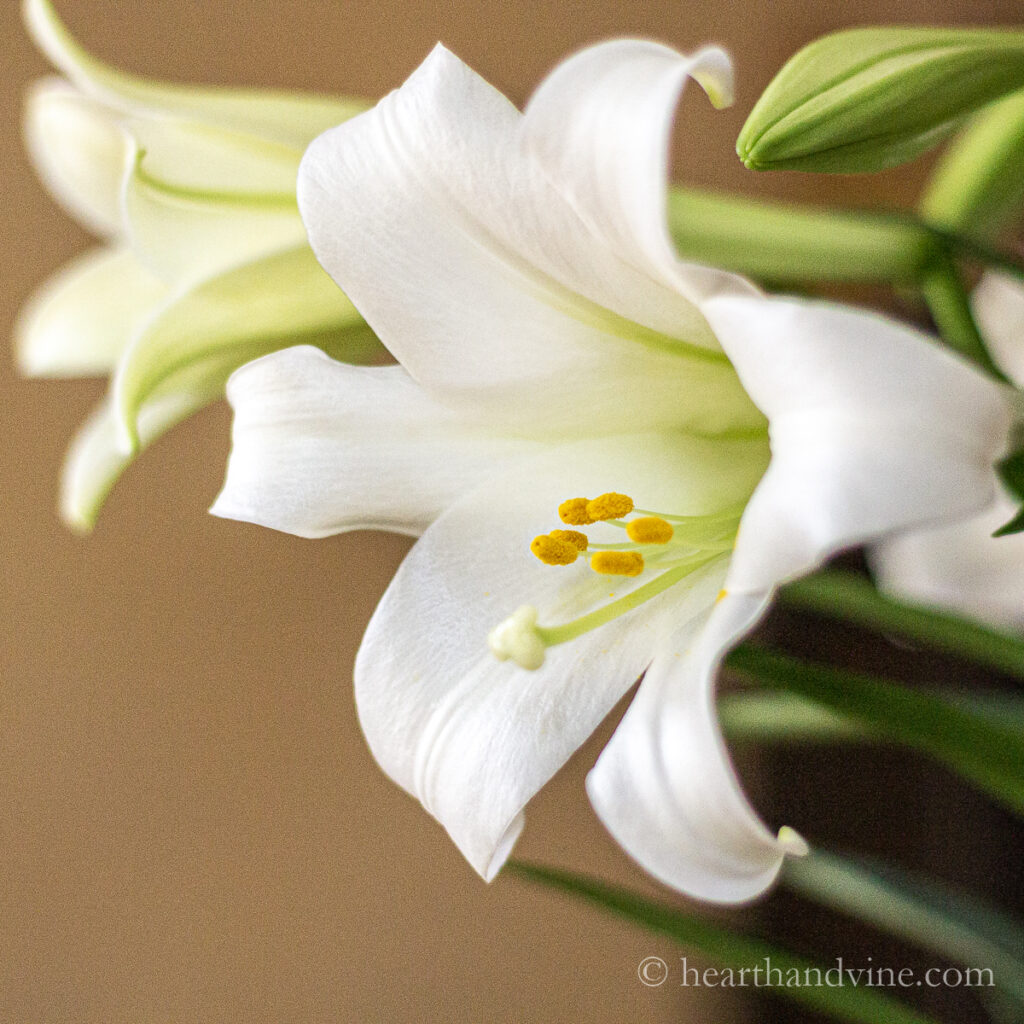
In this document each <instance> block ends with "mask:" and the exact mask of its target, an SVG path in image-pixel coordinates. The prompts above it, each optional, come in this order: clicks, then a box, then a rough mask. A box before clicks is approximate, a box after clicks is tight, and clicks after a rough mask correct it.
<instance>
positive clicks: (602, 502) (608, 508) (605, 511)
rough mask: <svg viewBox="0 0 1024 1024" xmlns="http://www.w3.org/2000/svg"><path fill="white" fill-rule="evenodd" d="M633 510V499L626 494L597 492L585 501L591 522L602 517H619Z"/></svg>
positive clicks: (595, 521) (597, 520) (598, 520)
mask: <svg viewBox="0 0 1024 1024" xmlns="http://www.w3.org/2000/svg"><path fill="white" fill-rule="evenodd" d="M632 511H633V499H632V498H631V497H629V495H627V494H616V493H615V492H614V491H609V492H608V493H607V494H599V495H598V496H597V497H596V498H592V499H591V500H590V501H588V502H587V515H588V516H590V521H591V522H592V523H597V522H600V521H601V520H602V519H621V518H622V517H623V516H628V515H629V513H630V512H632Z"/></svg>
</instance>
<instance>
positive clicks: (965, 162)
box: [920, 92, 1024, 242]
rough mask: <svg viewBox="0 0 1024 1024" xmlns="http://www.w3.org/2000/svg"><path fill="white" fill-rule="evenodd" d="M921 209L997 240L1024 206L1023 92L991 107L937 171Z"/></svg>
mask: <svg viewBox="0 0 1024 1024" xmlns="http://www.w3.org/2000/svg"><path fill="white" fill-rule="evenodd" d="M920 209H921V214H922V215H923V216H924V218H925V219H926V220H928V221H930V222H931V223H932V224H934V225H935V226H936V227H940V228H943V229H945V230H946V231H953V232H957V233H959V234H963V235H968V236H969V237H971V238H973V239H975V240H976V241H979V242H992V241H997V240H998V239H999V236H1000V235H1001V234H1003V233H1004V232H1005V231H1007V230H1008V229H1009V228H1011V227H1013V225H1014V224H1015V223H1016V221H1017V220H1018V219H1019V218H1020V214H1021V211H1022V209H1024V92H1016V93H1012V94H1011V95H1009V96H1007V97H1005V98H1004V99H1001V100H998V101H996V102H995V103H993V104H991V105H990V106H988V107H986V108H985V109H984V110H983V111H981V113H980V114H978V115H977V117H975V118H974V120H973V121H972V122H971V123H970V124H969V125H968V126H967V127H966V128H965V129H964V130H963V132H961V133H960V135H959V136H958V137H957V138H956V139H955V140H954V141H953V143H952V144H951V145H950V146H949V148H948V149H947V150H946V152H945V153H944V154H943V156H942V159H941V161H940V162H939V164H938V166H937V167H936V168H935V171H934V172H933V173H932V177H931V180H930V181H929V183H928V186H927V188H926V189H925V193H924V196H923V197H922V199H921V205H920Z"/></svg>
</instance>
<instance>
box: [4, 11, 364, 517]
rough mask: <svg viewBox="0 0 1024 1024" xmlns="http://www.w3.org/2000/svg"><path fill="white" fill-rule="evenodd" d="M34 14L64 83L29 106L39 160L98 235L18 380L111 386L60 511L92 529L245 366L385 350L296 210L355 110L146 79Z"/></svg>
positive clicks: (43, 86) (73, 268) (39, 322)
mask: <svg viewBox="0 0 1024 1024" xmlns="http://www.w3.org/2000/svg"><path fill="white" fill-rule="evenodd" d="M24 17H25V23H26V26H27V27H28V29H29V31H30V32H31V34H32V36H33V38H34V39H35V41H36V43H37V44H38V46H39V48H40V49H41V50H43V52H44V53H46V55H47V56H48V57H49V58H50V59H51V60H52V61H53V63H54V64H55V65H56V66H57V67H58V68H59V69H60V71H61V72H63V74H64V75H65V76H66V78H60V79H57V78H54V79H46V80H43V81H41V82H38V83H36V84H35V86H34V87H33V88H32V89H31V91H30V93H29V95H28V97H27V102H26V109H25V138H26V143H27V145H28V149H29V153H30V155H31V157H32V160H33V163H34V164H35V167H36V169H37V171H38V172H39V175H40V177H41V178H42V180H43V182H44V184H46V186H47V187H48V189H49V190H50V192H51V193H52V194H53V195H54V197H55V198H56V199H57V200H58V201H59V202H60V203H61V204H62V205H63V206H64V207H65V209H66V210H67V211H68V212H69V213H70V214H71V215H72V216H73V217H75V218H76V219H77V220H79V221H80V222H81V223H82V224H83V225H84V226H85V227H86V228H88V229H89V230H90V231H92V232H94V233H95V234H97V235H99V236H100V237H101V238H102V239H103V241H102V244H101V245H100V246H99V247H98V248H96V249H94V250H92V251H91V252H89V253H87V254H86V255H85V256H83V257H80V258H79V259H77V260H75V261H73V262H72V263H71V264H69V265H68V266H67V267H66V268H64V269H63V270H62V271H60V272H59V273H58V274H57V275H56V276H54V277H53V278H52V279H51V280H50V281H48V282H46V283H45V284H44V285H43V286H42V287H41V288H40V289H39V291H38V292H37V293H36V294H35V295H34V296H33V297H32V298H31V299H30V300H29V302H28V304H27V305H26V307H25V309H24V311H23V313H22V315H21V317H20V319H19V323H18V326H17V329H16V334H17V355H18V362H19V365H20V367H21V369H22V370H23V372H25V373H27V374H29V375H32V376H41V377H77V376H91V375H98V376H106V375H110V376H111V378H112V394H111V397H110V398H109V399H108V400H107V401H105V402H104V403H103V404H102V405H101V407H100V408H99V409H98V410H97V411H96V413H95V414H94V415H93V416H92V417H91V418H90V419H89V421H88V422H87V423H86V425H85V426H84V427H83V429H82V430H81V431H80V433H79V435H78V437H77V439H76V440H75V442H74V443H73V444H72V446H71V450H70V452H69V455H68V459H67V462H66V465H65V471H64V480H63V488H62V489H63V495H62V512H63V514H64V517H65V518H66V519H67V521H68V522H69V524H71V525H73V526H76V527H79V528H83V529H87V528H89V527H90V526H91V525H92V524H93V522H94V521H95V518H96V516H97V514H98V512H99V509H100V507H101V506H102V503H103V500H104V498H105V496H106V493H107V491H108V490H109V488H110V487H111V486H112V485H113V483H114V481H115V480H116V479H117V477H118V476H119V475H120V473H121V471H122V470H123V469H124V468H125V466H126V465H127V464H128V463H129V462H130V460H131V458H132V455H133V454H134V452H135V450H137V448H138V447H139V446H140V445H142V444H147V443H149V442H150V441H151V440H153V439H154V438H155V437H156V436H158V435H159V434H161V433H162V432H163V431H165V430H167V429H169V428H170V427H171V426H172V425H173V424H175V423H177V422H178V421H179V420H181V419H183V418H184V417H186V416H188V415H189V414H190V413H192V412H195V411H196V410H197V409H199V408H201V407H202V406H204V405H206V404H208V403H209V402H211V401H213V400H214V399H215V398H217V397H219V396H220V395H221V394H223V388H224V383H225V382H226V380H227V377H228V376H229V374H230V373H231V371H232V370H233V369H235V368H236V367H237V366H240V365H241V364H242V363H244V362H246V361H248V360H250V359H252V358H254V357H255V356H257V355H261V354H263V353H265V352H268V351H272V350H273V349H274V348H280V347H282V345H285V344H296V343H297V342H298V341H301V340H303V339H310V340H312V339H316V340H317V342H318V343H320V344H322V345H323V346H324V347H326V348H329V349H330V350H331V351H332V352H334V353H335V354H338V355H339V356H341V357H347V358H354V359H357V360H358V359H359V358H361V357H362V356H365V355H366V354H367V353H368V352H370V351H374V350H375V349H376V343H375V342H374V341H373V339H372V337H370V336H369V332H368V330H367V329H366V328H365V325H364V324H363V321H362V318H361V317H359V315H358V314H357V313H356V311H355V310H354V309H353V307H352V305H351V304H350V303H349V302H348V301H347V300H346V299H345V297H344V295H342V294H341V293H340V292H339V291H338V289H337V288H336V287H335V286H334V285H333V283H332V282H331V281H330V279H329V278H328V277H327V275H326V274H324V272H323V270H322V269H321V268H320V267H319V265H318V264H317V263H316V260H315V259H314V257H313V255H312V253H311V252H310V250H309V246H308V244H307V242H306V234H305V229H304V227H303V225H302V220H301V217H300V216H299V210H298V206H297V203H296V198H295V178H296V174H297V172H298V167H299V161H300V159H301V157H302V153H303V150H304V149H305V146H306V144H307V143H308V142H309V141H310V140H311V139H312V138H314V137H315V136H316V135H318V134H319V133H320V132H321V131H323V130H324V129H325V128H327V127H329V126H331V125H334V124H337V123H338V122H339V121H342V120H344V119H345V118H346V117H349V116H351V115H352V114H354V113H356V112H357V111H358V110H360V109H362V108H363V104H359V103H355V102H351V101H344V100H336V99H326V98H321V97H316V96H302V95H293V94H285V93H275V92H270V91H268V90H262V91H250V92H246V91H243V90H236V89H203V88H199V87H195V86H182V85H171V84H167V83H161V82H153V81H148V80H145V79H140V78H136V77H133V76H130V75H125V74H122V73H120V72H118V71H116V70H115V69H113V68H110V67H107V66H106V65H104V64H102V63H101V62H99V61H97V60H96V59H95V58H93V57H91V56H90V55H89V54H87V53H85V52H84V51H83V50H82V49H81V48H80V47H79V46H78V45H77V44H76V43H75V41H74V39H73V38H72V37H71V36H70V34H69V33H68V31H67V29H66V28H65V27H64V26H63V25H62V24H61V23H60V21H59V20H58V19H57V17H56V14H55V13H54V11H53V8H52V7H51V5H50V4H49V2H48V0H26V2H25V4H24Z"/></svg>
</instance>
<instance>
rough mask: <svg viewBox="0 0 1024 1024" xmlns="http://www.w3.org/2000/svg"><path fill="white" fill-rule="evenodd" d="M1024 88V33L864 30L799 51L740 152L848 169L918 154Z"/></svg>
mask: <svg viewBox="0 0 1024 1024" xmlns="http://www.w3.org/2000/svg"><path fill="white" fill-rule="evenodd" d="M1022 86H1024V33H1022V32H1020V31H1010V30H1001V29H971V30H964V29H959V28H957V29H949V28H905V27H894V28H862V29H851V30H849V31H845V32H837V33H834V34H833V35H828V36H824V37H823V38H821V39H818V40H816V41H815V42H813V43H811V44H810V45H809V46H805V47H804V48H803V49H802V50H800V51H799V52H798V53H797V54H796V55H795V56H794V57H792V58H791V59H790V60H789V62H788V63H787V64H786V65H785V66H784V67H783V68H782V70H781V71H780V72H779V73H778V74H777V75H776V76H775V79H774V80H773V81H772V83H771V84H770V85H769V86H768V88H767V89H766V90H765V91H764V93H763V95H762V96H761V98H760V100H758V102H757V104H756V105H755V106H754V109H753V110H752V111H751V113H750V117H749V118H748V119H747V123H746V124H745V125H744V126H743V130H742V131H741V132H740V136H739V140H738V141H737V144H736V150H737V152H738V153H739V156H740V159H741V160H742V161H743V162H744V163H745V164H746V165H747V167H749V168H751V169H752V170H780V169H791V170H804V171H825V172H833V173H849V172H859V171H878V170H881V169H883V168H886V167H895V166H896V165H898V164H902V163H906V162H907V161H908V160H913V159H914V158H915V157H917V156H919V155H920V154H921V153H923V152H925V150H927V149H929V148H931V147H932V146H933V145H935V144H936V143H938V142H939V141H941V140H942V139H943V138H945V137H946V136H947V135H948V134H949V133H950V132H951V131H953V130H954V129H955V128H956V127H957V125H958V124H959V123H960V122H961V121H962V120H963V118H965V117H966V116H967V115H969V114H971V113H973V112H974V111H975V110H977V109H979V108H980V107H982V106H984V105H985V104H987V103H989V102H991V101H992V100H994V99H997V98H998V97H1000V96H1003V95H1005V94H1006V93H1009V92H1013V91H1014V90H1016V89H1019V88H1021V87H1022Z"/></svg>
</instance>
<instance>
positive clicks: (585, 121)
mask: <svg viewBox="0 0 1024 1024" xmlns="http://www.w3.org/2000/svg"><path fill="white" fill-rule="evenodd" d="M732 77H733V76H732V63H731V61H730V60H729V57H728V55H727V54H726V53H725V51H724V50H721V49H719V48H718V47H717V46H710V47H705V48H704V49H702V50H699V51H698V52H697V53H695V54H693V55H692V56H689V57H686V56H683V55H682V54H679V53H677V52H676V51H675V50H672V49H670V48H669V47H667V46H662V45H660V44H658V43H652V42H647V41H644V40H638V39H616V40H612V41H610V42H607V43H602V44H600V45H598V46H592V47H589V48H588V49H586V50H583V51H582V52H581V53H579V54H577V55H576V56H575V57H570V58H569V60H567V61H564V62H563V63H562V64H560V65H559V66H558V67H557V68H556V69H555V71H554V72H552V74H551V75H549V76H548V78H546V79H545V81H544V82H543V83H542V84H541V86H540V88H539V89H538V90H537V92H536V93H535V94H534V96H533V98H532V99H531V100H530V103H529V105H528V106H527V108H526V114H525V117H524V119H523V130H524V135H525V139H526V142H527V145H528V146H529V148H530V150H531V152H533V153H535V154H536V155H537V157H538V159H539V160H540V161H541V163H542V164H543V165H544V167H545V168H546V170H547V171H548V173H549V175H550V176H551V179H552V181H554V182H555V183H556V184H557V186H558V187H559V189H560V190H561V191H562V192H563V193H565V194H567V195H568V196H569V197H570V198H571V200H572V202H573V205H574V206H575V208H576V210H577V211H578V212H579V213H580V214H581V216H582V217H583V219H584V220H585V221H586V222H587V224H588V225H589V226H590V227H591V229H592V230H593V231H594V233H595V234H597V235H598V236H599V237H600V238H602V239H603V240H604V241H605V243H606V244H607V245H608V246H609V247H610V248H611V249H612V250H613V251H614V252H616V253H618V254H619V255H621V256H623V257H624V258H625V259H627V260H628V261H629V262H630V263H632V264H633V265H634V266H636V267H638V268H640V269H642V270H644V271H645V272H647V273H648V274H650V275H651V276H652V277H654V278H656V279H658V280H661V281H662V282H663V283H664V284H665V285H666V286H667V287H669V288H672V289H673V290H679V291H682V293H683V294H684V295H685V296H687V298H689V299H690V300H691V301H692V302H695V303H699V302H700V301H701V300H702V299H703V298H704V297H706V296H707V295H710V294H713V293H715V292H720V291H728V292H731V293H734V294H744V293H746V294H756V290H755V289H754V288H753V287H752V286H751V285H750V284H749V283H748V282H746V281H743V280H742V279H740V278H737V277H735V275H732V274H727V273H724V272H722V271H719V270H714V269H712V268H710V267H698V266H695V265H693V264H684V263H682V262H681V261H680V260H679V258H678V256H677V255H676V251H675V247H674V245H673V244H672V240H671V237H670V235H669V232H668V226H667V225H668V220H667V209H666V205H667V201H668V168H669V144H670V141H671V135H672V121H673V118H674V115H675V110H676V107H677V105H678V103H679V98H680V96H681V94H682V91H683V87H684V86H685V84H686V82H687V81H688V80H689V79H690V78H693V79H695V80H696V81H697V82H699V83H700V85H702V86H703V87H704V89H705V91H706V92H707V93H708V96H709V97H710V98H711V101H712V103H714V105H715V106H718V107H721V106H728V105H729V104H730V103H732V95H733V82H732Z"/></svg>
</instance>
